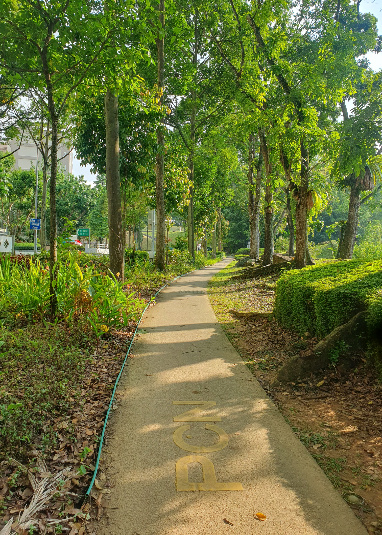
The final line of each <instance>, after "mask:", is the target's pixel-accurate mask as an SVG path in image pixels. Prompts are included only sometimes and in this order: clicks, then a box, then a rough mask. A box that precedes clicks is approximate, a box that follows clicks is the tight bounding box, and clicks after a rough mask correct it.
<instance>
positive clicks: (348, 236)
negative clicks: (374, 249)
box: [337, 180, 361, 258]
mask: <svg viewBox="0 0 382 535" xmlns="http://www.w3.org/2000/svg"><path fill="white" fill-rule="evenodd" d="M360 205H361V189H360V187H359V185H358V181H357V180H354V181H353V182H352V185H351V188H350V198H349V210H348V218H347V221H346V223H345V225H344V227H343V229H342V232H341V239H340V244H339V247H338V254H337V258H351V257H352V256H353V249H354V244H355V239H356V236H357V229H358V214H359V207H360Z"/></svg>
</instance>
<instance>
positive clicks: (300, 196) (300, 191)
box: [295, 141, 309, 268]
mask: <svg viewBox="0 0 382 535" xmlns="http://www.w3.org/2000/svg"><path fill="white" fill-rule="evenodd" d="M300 148H301V172H300V178H301V180H300V185H299V186H297V187H296V255H295V262H296V267H297V268H303V267H305V266H306V245H307V216H308V185H309V159H308V156H309V155H308V151H307V149H306V147H305V145H304V143H303V141H301V143H300Z"/></svg>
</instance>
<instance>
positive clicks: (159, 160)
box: [155, 0, 166, 271]
mask: <svg viewBox="0 0 382 535" xmlns="http://www.w3.org/2000/svg"><path fill="white" fill-rule="evenodd" d="M164 1H165V0H159V5H158V11H159V32H158V37H157V39H156V45H157V62H158V91H159V94H160V105H161V106H163V104H164V31H165V18H164V15H165V5H164ZM164 129H165V126H164V122H163V121H161V123H160V124H159V125H158V128H157V144H158V151H157V155H156V169H155V171H156V211H157V232H156V254H155V265H156V267H157V269H159V270H160V271H163V270H164V269H165V266H166V243H165V242H166V240H165V236H166V214H165V207H164V152H165V144H164V136H165V131H164Z"/></svg>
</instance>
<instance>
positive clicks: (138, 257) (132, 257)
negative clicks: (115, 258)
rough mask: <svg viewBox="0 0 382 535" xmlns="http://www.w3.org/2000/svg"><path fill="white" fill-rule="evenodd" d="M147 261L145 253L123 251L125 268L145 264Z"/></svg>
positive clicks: (147, 256) (147, 255)
mask: <svg viewBox="0 0 382 535" xmlns="http://www.w3.org/2000/svg"><path fill="white" fill-rule="evenodd" d="M148 261H149V253H148V252H147V251H139V250H136V249H133V248H130V249H125V263H126V265H127V266H133V265H135V264H145V263H146V262H148Z"/></svg>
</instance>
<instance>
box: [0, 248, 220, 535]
mask: <svg viewBox="0 0 382 535" xmlns="http://www.w3.org/2000/svg"><path fill="white" fill-rule="evenodd" d="M215 261H217V260H211V259H208V260H207V259H204V258H203V257H202V255H197V257H196V262H195V263H193V262H192V261H191V260H190V258H189V257H188V255H187V254H182V253H179V254H177V253H173V254H172V255H171V256H170V262H171V264H170V265H169V268H168V270H167V271H166V272H165V273H159V272H157V271H156V270H155V269H154V268H153V265H152V264H151V263H149V262H148V261H146V260H145V259H143V260H142V261H139V262H137V263H135V264H134V265H130V266H129V267H128V269H127V270H126V272H127V275H126V278H127V280H126V281H125V283H124V284H121V283H119V282H118V281H116V280H115V279H114V278H113V277H110V276H108V275H107V259H105V258H102V259H99V258H96V257H95V258H94V259H93V258H92V257H91V256H89V255H87V256H85V255H81V254H78V253H70V254H69V255H63V256H62V257H61V266H60V277H61V278H60V280H59V286H58V291H59V292H61V293H60V295H59V296H58V298H59V303H61V304H62V306H61V309H60V315H59V317H58V318H57V320H56V321H54V322H51V321H49V319H48V306H49V305H48V303H49V299H46V293H45V292H46V290H47V288H48V287H49V285H48V284H47V280H49V272H48V270H47V268H46V266H45V265H44V263H43V262H39V263H37V264H33V263H32V262H31V261H30V260H29V259H22V258H21V257H17V259H15V261H14V262H13V263H12V262H11V263H10V262H9V261H8V260H6V261H2V262H1V261H0V533H1V530H2V528H3V527H4V526H5V524H7V522H8V521H10V519H12V518H13V521H14V526H13V531H12V533H14V532H16V531H17V533H28V534H29V533H31V534H32V533H33V534H37V533H56V534H59V533H64V532H67V533H70V534H71V535H75V534H77V533H78V534H83V533H85V529H86V523H87V520H89V519H90V517H91V516H92V515H93V514H94V515H96V516H97V515H99V514H100V511H101V510H102V505H103V502H102V500H103V498H104V494H105V493H106V491H105V489H104V482H103V475H102V470H100V471H99V476H98V479H97V480H96V483H95V486H94V487H93V488H94V490H93V491H92V499H91V502H90V503H87V504H85V505H83V504H82V499H83V497H84V494H85V492H86V490H87V487H88V484H89V481H90V477H91V475H92V472H93V471H94V464H93V463H94V462H95V457H96V454H97V449H98V442H99V436H100V433H101V431H102V428H103V424H104V418H105V414H106V411H107V408H108V405H109V401H110V396H111V392H112V390H113V387H114V384H115V380H116V378H117V375H118V373H119V371H120V368H121V365H122V362H123V361H124V358H125V355H126V351H127V349H128V346H129V343H130V341H131V338H132V336H133V333H134V330H135V327H136V325H137V321H138V320H139V317H140V314H141V312H142V311H143V309H144V307H145V306H146V304H147V303H149V302H150V301H151V299H152V296H153V295H154V294H155V292H156V291H157V290H158V289H159V288H161V287H162V286H163V285H164V284H166V283H167V282H169V281H171V280H172V279H174V278H175V277H177V276H179V275H181V274H183V273H186V272H189V271H191V270H192V269H195V268H196V269H197V268H200V267H203V266H204V265H205V264H212V263H214V262H215ZM34 291H35V292H38V293H34ZM55 478H56V479H55ZM57 478H58V479H57ZM36 489H37V491H36ZM38 489H40V491H41V493H42V495H43V499H42V500H40V502H39V504H38V507H37V509H35V510H34V512H33V510H31V514H30V515H29V516H28V515H26V516H27V518H29V517H30V518H29V519H30V522H29V524H28V526H27V529H21V528H19V527H18V526H17V518H18V517H19V516H20V515H22V514H26V513H27V512H28V507H31V506H33V504H34V501H33V500H35V499H36V496H37V495H38ZM49 489H50V492H49ZM24 528H25V524H24Z"/></svg>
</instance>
